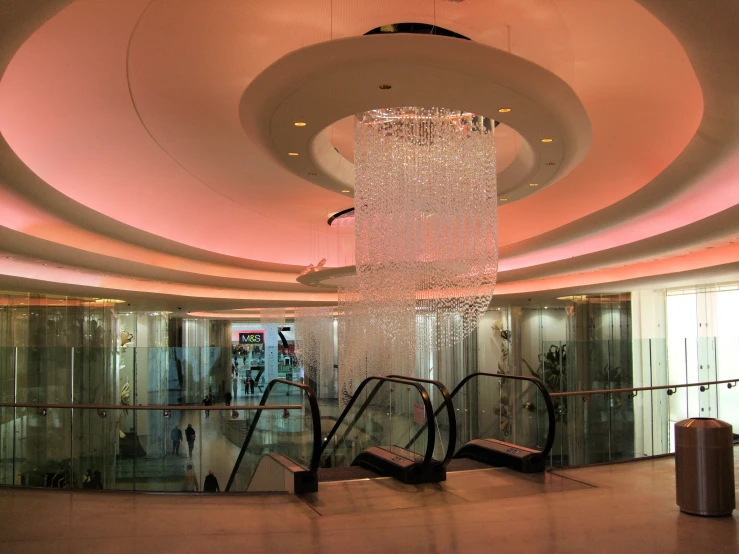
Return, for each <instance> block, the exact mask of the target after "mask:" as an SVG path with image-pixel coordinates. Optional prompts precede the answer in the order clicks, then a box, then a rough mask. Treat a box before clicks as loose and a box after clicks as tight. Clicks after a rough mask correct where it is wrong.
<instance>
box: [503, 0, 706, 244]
mask: <svg viewBox="0 0 739 554" xmlns="http://www.w3.org/2000/svg"><path fill="white" fill-rule="evenodd" d="M558 6H559V7H560V10H561V11H562V17H563V18H564V19H565V21H567V24H568V27H569V29H570V33H571V36H572V43H573V46H574V48H575V60H576V62H575V63H576V68H577V72H576V79H575V83H574V89H575V91H576V92H577V94H578V96H579V97H580V99H581V101H582V102H583V105H584V106H585V109H586V110H587V112H588V116H589V117H590V121H591V123H592V128H593V139H592V144H591V147H590V151H589V153H588V155H587V156H586V158H585V160H583V162H582V163H581V164H580V166H579V167H577V168H576V169H575V170H574V171H572V173H570V174H569V175H568V176H567V177H565V178H564V179H562V180H561V181H559V182H558V183H556V184H555V185H554V186H550V187H547V188H546V189H544V190H542V191H540V192H539V193H537V194H534V195H532V196H529V197H527V198H524V199H522V200H520V201H518V202H515V203H513V204H510V205H507V206H504V207H502V208H501V209H500V212H499V215H498V218H499V225H500V229H499V240H500V245H501V246H504V245H507V244H512V243H515V242H518V241H521V240H525V239H527V238H531V237H534V236H536V235H539V234H541V233H544V232H546V231H550V230H552V229H555V228H557V227H560V226H562V225H565V224H567V223H569V222H571V221H574V220H577V219H579V218H581V217H584V216H586V215H588V214H591V213H594V212H596V211H598V210H600V209H602V208H605V207H606V206H609V205H611V204H613V203H615V202H617V201H618V200H621V199H623V198H625V197H626V196H628V195H630V194H632V193H633V192H635V191H636V190H638V189H639V188H641V187H643V186H644V185H645V184H646V183H648V182H649V181H651V180H652V179H654V178H655V177H656V176H657V175H658V174H659V173H660V172H661V171H662V170H663V169H665V168H666V167H667V166H668V165H669V164H670V163H671V162H672V161H673V160H674V159H675V158H676V157H677V156H678V154H680V152H681V151H682V150H683V149H684V147H685V145H686V144H687V143H688V141H690V139H692V137H693V135H694V134H695V131H696V130H697V128H698V125H699V124H700V120H701V117H702V115H703V95H702V92H701V89H700V85H699V84H698V80H697V77H696V76H695V73H694V71H693V68H692V66H691V65H690V61H689V60H688V57H687V55H686V54H685V51H684V50H683V48H682V46H681V45H680V43H679V42H678V41H677V39H676V38H675V37H674V36H673V35H672V34H671V33H670V32H669V31H668V30H667V28H665V27H664V26H663V25H662V24H661V23H659V22H658V21H657V20H656V19H654V17H652V16H651V14H649V13H648V12H647V11H646V10H645V9H644V8H642V7H640V6H638V5H637V4H636V3H633V2H572V1H570V2H559V3H558ZM624 29H629V32H628V33H626V34H625V33H624V32H623V31H624ZM625 36H628V40H624V38H625ZM645 52H646V53H648V55H645ZM667 98H669V102H667V101H665V99H667ZM565 257H569V255H566V256H565Z"/></svg>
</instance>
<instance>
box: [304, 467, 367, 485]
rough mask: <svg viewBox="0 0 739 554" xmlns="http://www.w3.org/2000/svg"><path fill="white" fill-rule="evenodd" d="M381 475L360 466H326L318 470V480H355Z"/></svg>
mask: <svg viewBox="0 0 739 554" xmlns="http://www.w3.org/2000/svg"><path fill="white" fill-rule="evenodd" d="M379 477H381V476H380V475H378V474H377V473H375V472H374V471H371V470H369V469H366V468H363V467H360V466H349V467H325V468H321V469H319V470H318V482H319V483H330V482H332V481H354V480H356V479H377V478H379Z"/></svg>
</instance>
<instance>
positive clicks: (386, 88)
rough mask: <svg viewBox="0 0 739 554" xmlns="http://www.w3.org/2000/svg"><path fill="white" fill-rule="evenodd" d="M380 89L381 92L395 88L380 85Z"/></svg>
mask: <svg viewBox="0 0 739 554" xmlns="http://www.w3.org/2000/svg"><path fill="white" fill-rule="evenodd" d="M378 88H379V89H380V90H390V89H391V88H393V86H392V85H380V86H379V87H378Z"/></svg>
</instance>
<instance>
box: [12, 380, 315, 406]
mask: <svg viewBox="0 0 739 554" xmlns="http://www.w3.org/2000/svg"><path fill="white" fill-rule="evenodd" d="M290 382H292V381H290ZM295 384H296V385H298V384H300V383H295ZM302 407H303V406H302V404H281V405H270V406H260V405H257V404H249V405H245V406H235V405H234V406H225V405H221V404H218V405H210V406H203V405H202V404H198V405H194V406H182V405H180V404H175V405H172V406H169V405H157V404H147V405H145V406H134V405H131V406H128V405H126V404H47V403H39V402H0V408H59V409H64V410H68V409H73V410H77V409H79V410H142V411H172V412H174V411H176V410H190V411H197V410H200V411H203V410H213V411H222V412H223V411H229V410H244V411H247V410H254V411H262V410H297V409H299V408H302Z"/></svg>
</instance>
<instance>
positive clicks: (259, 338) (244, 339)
mask: <svg viewBox="0 0 739 554" xmlns="http://www.w3.org/2000/svg"><path fill="white" fill-rule="evenodd" d="M239 344H264V331H251V332H248V333H239Z"/></svg>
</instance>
